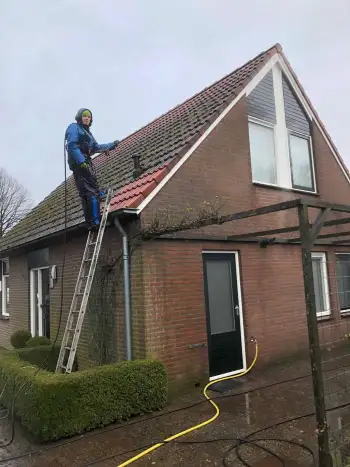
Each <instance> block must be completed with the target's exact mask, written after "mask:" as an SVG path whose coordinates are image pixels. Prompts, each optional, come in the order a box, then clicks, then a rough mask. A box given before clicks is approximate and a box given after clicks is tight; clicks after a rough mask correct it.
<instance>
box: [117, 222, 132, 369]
mask: <svg viewBox="0 0 350 467" xmlns="http://www.w3.org/2000/svg"><path fill="white" fill-rule="evenodd" d="M114 225H115V226H116V227H117V229H118V230H119V232H120V233H121V235H122V237H123V263H124V268H123V269H124V300H125V308H124V316H125V342H126V358H127V360H132V342H131V340H132V339H131V293H130V270H129V269H130V268H129V245H128V236H127V234H126V232H125V230H124V229H123V227H122V226H121V224H120V222H119V219H118V217H115V218H114Z"/></svg>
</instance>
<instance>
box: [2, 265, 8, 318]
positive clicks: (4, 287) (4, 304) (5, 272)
mask: <svg viewBox="0 0 350 467" xmlns="http://www.w3.org/2000/svg"><path fill="white" fill-rule="evenodd" d="M0 266H1V314H2V316H6V317H8V316H9V310H8V308H9V303H10V288H9V262H8V260H0Z"/></svg>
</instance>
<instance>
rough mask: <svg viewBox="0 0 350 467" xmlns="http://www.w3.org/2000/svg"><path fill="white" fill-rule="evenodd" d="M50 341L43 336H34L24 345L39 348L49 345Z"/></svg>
mask: <svg viewBox="0 0 350 467" xmlns="http://www.w3.org/2000/svg"><path fill="white" fill-rule="evenodd" d="M50 344H51V341H50V339H48V338H47V337H45V336H34V337H31V338H30V339H29V341H28V342H27V343H26V347H39V345H50Z"/></svg>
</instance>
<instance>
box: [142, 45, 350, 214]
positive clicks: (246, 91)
mask: <svg viewBox="0 0 350 467" xmlns="http://www.w3.org/2000/svg"><path fill="white" fill-rule="evenodd" d="M275 63H279V64H280V66H281V68H282V71H283V73H284V74H285V76H286V77H287V79H288V81H289V83H290V85H291V86H292V88H293V90H294V91H295V93H296V95H297V97H298V99H299V101H300V103H301V105H302V107H303V108H304V110H305V112H306V113H307V115H308V117H309V118H310V119H311V120H314V121H315V123H316V125H317V127H318V129H319V130H320V132H321V134H322V136H323V137H324V139H325V141H326V142H327V145H328V147H329V149H330V150H331V152H332V154H333V156H334V158H335V160H336V161H337V163H338V165H339V167H340V169H341V170H342V172H343V174H344V175H345V177H346V179H347V181H348V182H349V184H350V178H349V176H348V174H347V172H346V171H345V170H344V167H343V165H342V163H341V162H340V160H339V157H338V155H337V153H336V152H335V151H334V149H333V147H332V145H331V143H330V141H329V139H328V138H327V136H326V134H325V133H324V131H323V130H322V126H321V125H320V122H319V120H318V118H317V117H316V116H315V115H314V113H313V112H312V110H311V108H310V106H309V105H308V103H307V101H306V99H305V98H304V95H303V93H302V91H301V90H300V88H299V86H298V85H297V83H296V81H295V79H294V78H293V76H292V74H291V73H290V71H289V68H288V66H287V64H286V63H285V61H284V60H283V57H282V56H281V55H280V54H278V53H276V54H275V55H273V56H272V57H271V59H270V60H269V61H268V62H267V63H266V64H265V65H264V66H263V67H262V69H261V70H260V71H259V73H257V75H256V76H254V78H253V79H252V80H251V81H250V82H249V83H248V84H247V86H246V87H245V88H244V89H243V90H242V91H241V92H240V93H239V94H238V96H237V97H236V98H235V99H233V100H232V102H231V103H230V104H229V105H228V106H227V107H226V108H225V109H224V110H223V111H222V113H221V114H220V115H219V116H218V118H217V119H216V120H215V121H214V122H213V123H212V124H211V125H210V127H209V128H208V129H207V130H206V131H205V132H204V133H203V135H202V136H201V137H200V138H199V139H198V140H197V141H196V142H195V143H194V145H193V146H192V147H191V148H190V149H189V150H188V151H187V153H186V154H185V155H184V156H183V157H182V158H181V159H180V160H179V162H177V163H176V164H175V165H174V167H173V168H172V169H171V170H170V171H169V173H168V174H167V175H166V176H165V177H164V178H163V179H162V180H161V181H160V183H159V184H158V185H157V187H156V188H155V189H154V190H153V191H152V193H150V194H149V195H148V196H147V197H146V198H145V199H144V200H143V201H142V203H141V204H140V205H139V207H138V208H137V210H136V212H137V214H140V213H141V212H142V211H143V210H144V209H145V208H146V206H148V204H149V203H150V202H151V201H152V200H153V198H154V197H155V196H156V195H157V194H158V193H159V192H160V190H161V189H162V188H163V187H164V185H165V184H166V183H168V181H169V180H170V179H171V178H172V177H173V176H174V174H175V173H176V172H177V171H178V170H179V169H180V168H181V167H182V166H183V164H184V163H185V162H186V161H187V159H188V158H189V157H190V156H191V155H192V154H193V153H194V151H195V150H196V149H197V148H198V147H199V146H200V145H201V144H202V143H203V141H204V140H205V139H206V138H207V137H208V136H209V135H210V133H211V132H212V131H213V130H214V129H215V128H216V126H217V125H218V124H219V123H220V122H221V120H222V119H223V118H225V117H226V115H227V114H228V113H229V112H230V111H231V110H232V108H233V107H234V106H235V105H236V103H237V102H238V101H239V100H240V99H241V98H242V97H243V96H244V95H249V94H250V93H251V92H252V91H253V89H254V88H255V87H256V86H257V85H258V84H259V83H260V81H261V80H262V79H263V78H264V77H265V75H266V74H267V73H268V72H269V71H270V70H271V69H272V68H273V66H274V65H275Z"/></svg>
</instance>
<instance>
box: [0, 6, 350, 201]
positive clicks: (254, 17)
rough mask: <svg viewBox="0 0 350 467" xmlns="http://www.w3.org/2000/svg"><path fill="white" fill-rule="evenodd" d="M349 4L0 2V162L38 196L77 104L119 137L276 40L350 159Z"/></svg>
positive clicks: (56, 162)
mask: <svg viewBox="0 0 350 467" xmlns="http://www.w3.org/2000/svg"><path fill="white" fill-rule="evenodd" d="M349 24H350V1H349V0H322V1H320V0H306V1H305V0H284V1H281V0H245V1H244V2H238V1H236V0H176V1H175V0H174V1H170V0H129V2H126V1H121V0H85V1H84V0H60V1H56V2H51V1H48V0H30V1H28V0H16V1H10V0H8V1H5V0H2V1H0V71H1V79H0V134H1V138H0V141H1V153H0V154H1V155H0V158H1V159H0V166H2V167H4V168H5V169H6V170H7V171H8V172H10V173H11V174H12V175H14V176H15V177H16V178H17V179H18V180H19V181H20V182H21V183H23V184H24V185H25V186H26V187H27V188H28V189H29V190H30V192H31V194H32V196H33V198H34V200H35V201H36V202H38V201H40V200H41V199H42V198H43V197H44V196H46V195H47V194H48V193H49V192H50V191H52V190H53V189H54V188H55V187H56V186H57V185H58V184H59V183H60V182H61V181H62V179H63V175H64V172H63V170H64V166H63V143H64V141H63V138H64V132H65V129H66V127H67V126H68V124H69V123H71V122H72V121H74V116H75V113H76V111H77V109H79V108H80V107H89V108H91V110H92V112H93V115H94V124H93V128H92V130H93V133H94V136H95V137H96V139H97V141H99V142H101V143H104V142H109V141H113V140H115V139H122V138H124V137H125V136H127V135H128V134H129V133H131V132H132V131H134V130H136V129H138V128H139V127H140V126H142V125H144V124H146V123H148V122H149V121H150V120H151V119H153V118H155V117H157V116H158V115H160V114H161V113H163V112H165V111H167V110H168V109H170V108H171V107H173V106H174V105H177V104H179V103H181V102H182V101H183V100H184V99H186V98H188V97H190V96H191V95H192V94H194V93H196V92H198V91H200V90H201V89H202V88H203V87H205V86H207V85H208V84H210V83H212V82H213V81H215V80H217V79H220V78H221V77H222V76H223V75H225V74H227V73H229V72H230V71H232V70H234V69H235V68H236V67H237V66H239V65H241V64H243V63H244V62H246V61H248V60H249V59H251V58H252V57H253V56H254V55H257V54H258V53H260V52H261V51H262V50H264V49H266V48H268V47H270V46H272V45H273V44H275V43H276V42H280V43H281V45H282V47H283V50H284V52H285V54H286V55H287V58H288V59H289V61H290V63H291V65H292V66H293V68H294V70H295V72H296V73H297V75H298V77H299V79H300V80H301V82H302V84H303V86H304V88H305V90H306V92H307V93H308V95H309V97H310V98H311V100H312V102H313V104H314V106H315V107H316V109H317V111H318V113H319V115H320V117H321V119H322V120H323V122H324V123H325V125H326V127H327V129H328V131H329V132H330V134H331V136H332V138H333V141H334V142H335V144H336V145H337V146H338V148H339V150H340V153H341V155H342V156H343V158H344V159H345V161H346V163H347V165H348V166H350V149H349V146H350V129H349V116H348V114H347V113H348V109H349V104H350V28H349Z"/></svg>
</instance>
